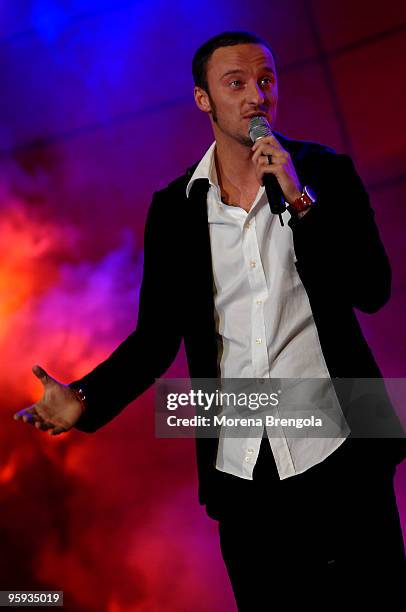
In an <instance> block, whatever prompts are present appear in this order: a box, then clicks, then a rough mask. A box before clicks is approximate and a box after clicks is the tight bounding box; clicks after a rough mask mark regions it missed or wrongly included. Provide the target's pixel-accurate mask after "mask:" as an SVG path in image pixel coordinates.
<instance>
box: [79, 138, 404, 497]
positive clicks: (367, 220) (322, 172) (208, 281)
mask: <svg viewBox="0 0 406 612" xmlns="http://www.w3.org/2000/svg"><path fill="white" fill-rule="evenodd" d="M275 135H276V137H277V138H278V140H279V141H280V143H281V145H282V146H283V147H284V148H285V149H286V150H287V151H288V152H289V153H290V155H291V157H292V160H293V163H294V165H295V168H296V171H297V174H298V177H299V180H300V182H301V184H302V185H310V186H311V187H312V188H313V189H314V190H315V191H316V193H317V195H318V204H317V206H315V207H314V208H312V209H311V210H310V211H309V212H308V213H307V214H306V215H305V216H304V217H303V218H301V219H298V218H297V217H291V219H290V220H289V224H288V225H289V227H288V226H286V227H285V231H292V232H293V241H294V250H295V254H296V258H297V262H296V264H295V265H296V268H297V271H298V273H299V276H300V278H301V280H302V282H303V284H304V287H305V289H306V292H307V294H308V297H309V301H310V305H311V308H312V312H313V316H314V320H315V324H316V327H317V331H318V334H319V338H320V343H321V347H322V351H323V354H324V357H325V360H326V363H327V367H328V370H329V373H330V376H331V377H332V378H333V377H344V378H345V377H346V378H352V377H354V378H355V377H359V378H380V377H381V373H380V371H379V368H378V366H377V364H376V362H375V359H374V357H373V355H372V353H371V351H370V349H369V347H368V345H367V342H366V340H365V338H364V336H363V334H362V332H361V329H360V326H359V323H358V321H357V318H356V316H355V314H354V308H358V309H359V310H361V311H363V312H367V313H374V312H376V311H377V310H379V309H380V308H381V307H382V306H383V305H384V304H386V302H387V301H388V300H389V297H390V291H391V269H390V265H389V261H388V258H387V255H386V253H385V250H384V247H383V245H382V242H381V239H380V236H379V232H378V229H377V226H376V224H375V221H374V211H373V209H372V208H371V205H370V201H369V197H368V194H367V192H366V191H365V188H364V186H363V184H362V182H361V179H360V177H359V176H358V174H357V172H356V170H355V168H354V164H353V162H352V161H351V159H350V157H349V156H347V155H344V154H337V153H335V151H334V150H333V149H330V148H328V147H325V146H323V145H320V144H317V143H312V142H303V141H298V140H292V139H289V138H286V137H285V136H282V135H281V134H278V133H275ZM195 167H196V164H194V166H192V167H191V168H190V169H189V170H188V171H187V172H186V173H185V174H184V175H182V176H180V177H179V178H177V179H176V180H174V181H173V182H171V183H170V184H169V185H168V186H167V187H166V188H164V189H162V190H160V191H158V192H155V193H154V194H153V198H152V202H151V205H150V207H149V210H148V213H147V219H146V224H145V236H144V271H143V280H142V285H141V290H140V300H139V312H138V321H137V327H136V329H135V331H134V332H133V333H131V334H130V335H129V336H128V337H127V338H126V339H125V340H124V341H123V342H122V343H121V344H120V345H119V346H118V348H117V349H116V350H115V351H114V352H113V353H112V354H111V355H110V357H108V359H106V360H105V361H103V362H102V363H101V364H99V365H98V366H97V367H96V368H95V369H94V370H92V371H91V372H90V373H88V374H86V375H85V376H84V377H83V378H81V379H80V380H76V381H73V382H72V383H71V385H72V386H76V387H78V386H82V387H84V388H85V390H86V396H87V402H88V409H87V411H86V412H85V414H84V415H82V416H81V418H80V419H79V421H78V422H77V423H76V425H75V427H76V429H78V430H80V431H84V432H89V433H90V432H94V431H96V430H97V429H99V428H100V427H102V426H103V425H105V424H106V423H108V422H109V421H111V420H112V419H113V418H114V417H115V416H116V415H117V414H119V413H120V412H121V410H122V409H123V408H124V407H125V406H126V405H127V404H129V403H130V402H131V401H133V400H134V399H136V398H137V397H138V396H139V395H140V394H141V393H142V392H143V391H145V390H146V389H147V388H148V387H149V386H150V385H152V384H153V383H154V381H155V379H156V378H159V377H160V376H162V374H164V372H165V371H166V370H167V369H168V368H169V366H170V365H171V364H172V362H173V360H174V359H175V357H176V355H177V353H178V350H179V347H180V344H181V341H182V339H183V340H184V344H185V351H186V355H187V361H188V367H189V374H190V377H191V378H192V379H193V378H216V377H217V376H219V371H218V364H217V342H216V329H215V319H214V298H213V274H212V262H211V249H210V239H209V227H208V219H207V202H206V199H207V198H206V195H207V190H208V186H209V183H208V181H207V180H206V179H199V180H197V181H196V182H195V183H194V185H193V188H192V190H191V194H190V197H189V199H187V198H186V185H187V183H188V181H189V179H190V177H191V175H192V173H193V171H194V169H195ZM278 222H279V221H278ZM303 359H304V360H305V359H306V356H305V355H303ZM375 442H377V440H375ZM379 442H380V443H381V444H380V446H379V452H381V449H382V448H383V443H384V442H385V448H384V454H385V457H386V458H387V459H390V460H391V461H392V462H394V464H397V463H399V462H400V461H401V460H402V459H403V458H404V457H406V452H405V446H404V444H402V445H400V444H399V440H394V439H391V440H388V439H387V440H379ZM403 442H404V440H402V443H403ZM217 443H218V442H217V440H216V439H196V451H197V466H198V476H199V500H200V503H202V504H203V503H205V502H206V500H207V496H208V494H209V492H210V487H211V486H212V484H211V483H212V482H214V480H213V478H214V479H215V473H216V471H217V470H216V469H215V458H216V452H217Z"/></svg>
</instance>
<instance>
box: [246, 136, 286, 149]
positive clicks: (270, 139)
mask: <svg viewBox="0 0 406 612" xmlns="http://www.w3.org/2000/svg"><path fill="white" fill-rule="evenodd" d="M262 146H274V147H276V148H277V149H281V150H284V149H283V148H282V145H281V143H280V142H279V140H277V139H276V138H275V136H273V135H270V136H264V137H263V138H258V140H257V141H256V142H255V143H254V144H253V146H252V147H251V148H252V149H253V150H256V149H258V147H262Z"/></svg>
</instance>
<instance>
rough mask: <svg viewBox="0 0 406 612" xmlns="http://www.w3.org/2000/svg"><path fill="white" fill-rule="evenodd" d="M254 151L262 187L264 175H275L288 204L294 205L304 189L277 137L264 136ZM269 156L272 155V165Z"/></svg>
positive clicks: (254, 160)
mask: <svg viewBox="0 0 406 612" xmlns="http://www.w3.org/2000/svg"><path fill="white" fill-rule="evenodd" d="M252 151H253V152H254V154H253V156H252V161H253V163H254V165H255V171H256V175H257V178H258V180H259V182H260V183H261V185H262V184H263V183H262V177H263V176H264V174H273V175H274V176H276V178H277V179H278V183H279V185H280V187H281V189H282V191H283V195H284V198H285V200H286V202H288V203H289V204H293V202H294V201H295V200H296V199H297V198H299V197H300V196H301V193H302V187H301V185H300V181H299V179H298V176H297V174H296V170H295V167H294V165H293V162H292V159H291V157H290V155H289V153H288V152H287V151H285V149H284V148H283V147H282V146H281V144H280V143H279V142H278V140H277V139H276V138H275V136H264V137H263V138H261V139H260V140H257V142H256V143H255V144H254V145H253V147H252ZM268 155H272V163H271V164H270V163H269V160H268V157H267V156H268Z"/></svg>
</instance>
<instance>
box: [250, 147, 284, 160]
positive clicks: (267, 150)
mask: <svg viewBox="0 0 406 612" xmlns="http://www.w3.org/2000/svg"><path fill="white" fill-rule="evenodd" d="M278 151H280V149H278V148H277V147H275V146H273V145H269V144H268V145H267V144H265V143H263V144H261V145H260V146H258V147H256V148H255V149H253V155H252V159H254V158H257V157H259V156H260V155H265V154H274V153H276V152H278Z"/></svg>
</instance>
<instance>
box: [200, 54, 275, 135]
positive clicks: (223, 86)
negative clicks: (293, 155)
mask: <svg viewBox="0 0 406 612" xmlns="http://www.w3.org/2000/svg"><path fill="white" fill-rule="evenodd" d="M206 76H207V83H208V88H209V92H205V91H204V90H202V89H200V88H199V87H195V100H196V103H197V105H198V107H199V108H200V110H203V111H204V112H207V113H211V119H212V126H213V130H214V134H215V137H216V140H217V139H218V138H219V137H220V138H221V137H223V138H224V137H226V138H227V137H229V138H231V139H234V140H236V141H238V142H239V143H240V144H243V145H245V146H248V147H251V146H252V141H251V139H250V138H249V136H248V127H249V121H250V117H252V116H253V115H256V114H260V115H265V116H266V118H267V119H268V121H269V123H270V125H271V127H272V126H273V125H274V123H275V119H276V106H277V102H278V85H277V79H276V68H275V62H274V60H273V57H272V54H271V52H270V51H269V50H268V49H267V48H266V47H264V46H262V45H258V44H241V45H234V46H231V47H220V48H219V49H216V50H215V51H214V53H213V55H212V56H211V58H210V59H209V61H208V65H207V73H206Z"/></svg>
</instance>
